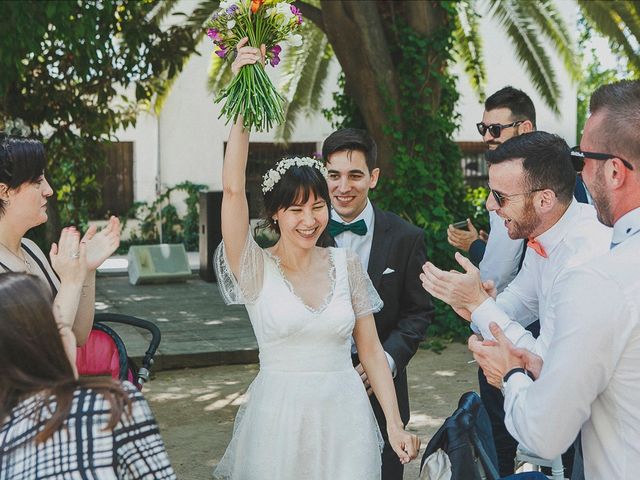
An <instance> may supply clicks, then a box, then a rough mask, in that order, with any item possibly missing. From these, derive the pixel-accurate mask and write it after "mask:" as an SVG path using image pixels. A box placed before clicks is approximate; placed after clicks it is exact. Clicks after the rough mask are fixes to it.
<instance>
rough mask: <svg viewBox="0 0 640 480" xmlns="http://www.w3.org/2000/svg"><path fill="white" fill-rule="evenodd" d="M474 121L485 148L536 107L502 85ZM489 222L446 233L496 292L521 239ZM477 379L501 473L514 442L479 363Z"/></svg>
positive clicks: (513, 269) (517, 127) (528, 126)
mask: <svg viewBox="0 0 640 480" xmlns="http://www.w3.org/2000/svg"><path fill="white" fill-rule="evenodd" d="M476 127H477V129H478V133H479V134H480V135H482V140H483V141H484V142H485V143H486V144H487V147H488V148H489V150H490V151H491V150H495V149H496V148H497V147H498V146H499V145H501V144H503V143H504V142H506V141H507V140H509V139H510V138H513V137H517V136H518V135H522V134H524V133H529V132H532V131H535V130H536V109H535V106H534V105H533V102H532V101H531V98H530V97H529V96H528V95H527V94H526V93H524V92H523V91H521V90H518V89H516V88H513V87H504V88H502V89H500V90H498V91H497V92H495V93H494V94H492V95H491V96H489V97H488V98H487V100H486V101H485V104H484V113H483V115H482V121H481V122H479V123H477V124H476ZM489 223H490V227H491V230H490V235H489V237H488V239H486V237H485V238H483V236H482V235H481V234H482V233H484V232H481V233H478V231H477V229H476V228H475V227H474V225H473V224H472V223H471V221H470V220H467V229H468V230H462V229H457V228H455V227H454V226H453V225H449V228H448V230H447V237H448V241H449V243H450V244H451V245H453V246H454V247H456V248H458V249H460V250H462V251H464V252H468V253H469V258H470V259H471V261H472V262H473V263H474V265H479V267H480V273H481V276H482V279H483V280H490V281H492V282H493V283H494V285H495V288H496V291H497V293H500V292H502V290H503V289H504V288H505V287H506V286H507V285H508V284H509V282H511V281H512V280H513V279H514V278H515V276H516V274H517V273H518V270H519V269H520V265H521V263H522V259H523V257H524V251H525V248H526V245H525V242H523V241H522V240H519V239H518V240H513V239H511V238H509V235H508V233H507V229H506V228H505V226H504V223H503V221H502V220H501V219H500V217H499V216H498V215H497V214H495V212H489ZM538 327H539V324H538V323H537V322H535V323H534V324H533V325H531V326H530V327H529V328H530V330H531V331H534V332H535V333H536V335H537V332H538ZM478 383H479V390H480V396H481V397H482V402H483V404H484V406H485V408H486V410H487V413H488V415H489V418H490V420H491V425H492V428H493V437H494V441H495V446H496V451H497V453H498V461H499V468H500V474H501V475H502V476H506V475H507V474H509V473H513V470H514V469H513V457H514V455H515V451H516V447H517V443H516V441H515V440H514V439H513V438H512V437H511V435H509V432H507V429H506V427H505V426H504V409H503V405H502V404H503V397H502V393H501V392H500V390H498V389H496V388H493V387H492V386H490V385H489V384H488V383H487V380H486V378H485V377H484V374H483V373H482V370H481V369H478Z"/></svg>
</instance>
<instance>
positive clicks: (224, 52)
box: [215, 45, 227, 58]
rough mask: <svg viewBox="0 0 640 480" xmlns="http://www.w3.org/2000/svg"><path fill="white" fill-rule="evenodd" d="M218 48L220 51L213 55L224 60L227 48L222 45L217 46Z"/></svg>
mask: <svg viewBox="0 0 640 480" xmlns="http://www.w3.org/2000/svg"><path fill="white" fill-rule="evenodd" d="M218 46H219V47H220V50H216V51H215V54H216V55H217V56H219V57H220V58H224V57H226V56H227V48H226V47H225V46H224V45H218Z"/></svg>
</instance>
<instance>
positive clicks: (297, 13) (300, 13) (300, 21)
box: [291, 5, 302, 25]
mask: <svg viewBox="0 0 640 480" xmlns="http://www.w3.org/2000/svg"><path fill="white" fill-rule="evenodd" d="M291 13H293V14H294V15H295V16H296V17H298V25H302V12H300V10H299V9H298V8H297V7H296V6H295V5H291Z"/></svg>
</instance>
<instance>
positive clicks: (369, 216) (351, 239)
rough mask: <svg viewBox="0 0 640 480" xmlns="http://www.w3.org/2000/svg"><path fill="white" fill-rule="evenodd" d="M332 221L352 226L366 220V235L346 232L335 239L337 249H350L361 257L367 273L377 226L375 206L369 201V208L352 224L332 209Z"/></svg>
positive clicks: (365, 208)
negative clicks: (374, 230)
mask: <svg viewBox="0 0 640 480" xmlns="http://www.w3.org/2000/svg"><path fill="white" fill-rule="evenodd" d="M331 219H332V220H335V221H336V222H340V223H344V224H346V225H351V224H352V223H355V222H357V221H359V220H364V223H365V224H366V225H367V233H365V234H364V235H357V234H355V233H353V232H350V231H348V230H347V231H346V232H342V233H341V234H340V235H337V236H336V238H335V239H334V240H335V242H336V247H340V248H348V249H349V250H353V251H354V252H356V253H357V254H358V256H359V257H360V261H361V262H362V268H363V269H364V271H365V272H366V271H367V270H368V266H369V255H370V254H371V241H372V240H373V227H374V226H375V222H376V216H375V212H374V211H373V205H371V202H370V201H369V200H367V206H366V207H364V210H362V212H360V215H358V216H357V217H356V218H354V219H353V220H352V221H350V222H345V221H344V220H343V219H342V218H340V215H338V213H337V212H336V211H335V209H333V208H332V209H331Z"/></svg>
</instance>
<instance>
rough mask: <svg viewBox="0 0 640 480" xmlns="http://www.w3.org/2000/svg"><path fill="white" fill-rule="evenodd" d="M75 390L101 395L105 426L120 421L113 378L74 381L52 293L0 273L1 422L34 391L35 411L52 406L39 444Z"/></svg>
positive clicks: (119, 393)
mask: <svg viewBox="0 0 640 480" xmlns="http://www.w3.org/2000/svg"><path fill="white" fill-rule="evenodd" d="M78 387H84V388H92V389H94V390H96V391H97V392H99V393H102V394H104V395H105V397H106V398H107V400H108V401H109V402H110V404H111V418H110V420H109V422H108V424H107V425H106V428H109V429H112V428H113V427H115V425H116V424H117V423H118V421H119V420H120V417H121V415H122V413H123V411H124V408H125V405H130V403H129V399H128V396H127V394H126V393H125V392H124V390H123V389H122V387H121V386H120V384H119V383H118V382H116V381H114V380H112V379H105V378H90V377H89V378H81V379H79V380H76V378H75V377H74V374H73V370H72V368H71V365H70V363H69V359H68V357H67V355H66V353H65V350H64V346H63V345H62V340H61V338H60V333H59V331H58V328H57V325H56V322H55V319H54V317H53V312H52V308H51V292H50V291H49V289H48V288H47V287H46V286H45V285H44V283H43V282H42V281H41V280H40V279H39V278H37V277H35V276H33V275H27V274H24V273H3V274H2V275H0V421H2V420H3V419H4V418H6V417H7V416H8V415H9V414H10V412H11V410H12V409H13V408H14V407H15V406H16V405H17V404H18V402H19V401H21V400H24V399H25V398H26V397H28V396H31V395H35V394H37V393H42V392H45V393H47V394H50V395H52V396H53V398H48V395H43V396H41V397H40V398H41V400H40V405H39V407H40V409H42V408H51V403H52V400H54V401H55V403H56V407H55V411H54V413H53V415H52V416H51V419H49V421H48V422H47V424H46V425H45V428H44V429H43V430H42V431H41V432H39V433H38V435H37V436H36V441H37V442H44V441H45V440H47V438H49V437H50V436H51V435H53V433H54V432H56V431H57V430H59V429H60V427H61V426H62V424H63V422H64V420H65V419H66V418H67V416H68V415H69V411H70V409H71V403H72V401H73V395H74V392H75V390H76V389H77V388H78Z"/></svg>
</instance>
